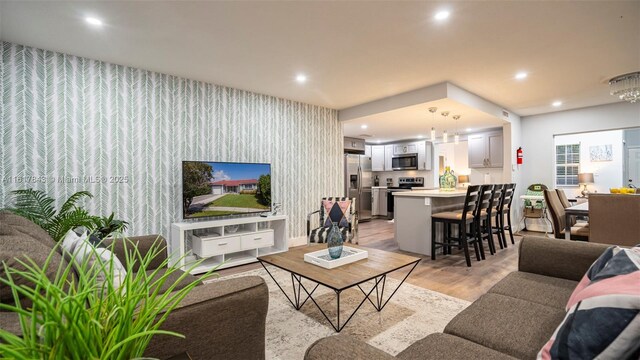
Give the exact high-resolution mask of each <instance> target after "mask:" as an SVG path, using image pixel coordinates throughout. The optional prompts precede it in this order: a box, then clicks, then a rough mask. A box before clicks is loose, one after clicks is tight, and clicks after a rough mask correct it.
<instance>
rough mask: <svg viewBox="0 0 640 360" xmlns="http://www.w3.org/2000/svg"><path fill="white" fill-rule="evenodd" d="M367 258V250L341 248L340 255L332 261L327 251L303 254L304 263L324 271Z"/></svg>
mask: <svg viewBox="0 0 640 360" xmlns="http://www.w3.org/2000/svg"><path fill="white" fill-rule="evenodd" d="M367 257H369V253H368V252H367V250H362V249H356V248H352V247H348V246H343V247H342V255H340V257H339V258H337V259H332V258H331V256H329V249H323V250H318V251H314V252H310V253H307V254H304V261H305V262H308V263H311V264H313V265H318V266H321V267H323V268H325V269H333V268H336V267H338V266H342V265H346V264H350V263H352V262H356V261H358V260H362V259H366V258H367Z"/></svg>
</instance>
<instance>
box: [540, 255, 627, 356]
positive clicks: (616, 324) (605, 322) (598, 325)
mask: <svg viewBox="0 0 640 360" xmlns="http://www.w3.org/2000/svg"><path fill="white" fill-rule="evenodd" d="M567 309H568V312H567V315H566V317H565V319H564V321H563V322H562V323H561V324H560V325H559V326H558V329H557V330H556V331H555V333H554V334H553V336H552V337H551V340H549V341H548V342H547V344H546V345H545V346H544V347H543V348H542V350H541V351H540V357H541V358H542V359H551V358H571V359H573V358H576V359H593V358H601V359H638V358H640V247H636V248H633V249H621V248H610V249H607V251H605V252H604V253H603V254H602V256H600V258H599V259H598V260H596V261H595V262H594V264H593V265H592V266H591V268H590V269H589V271H588V272H587V273H586V274H585V276H584V278H583V280H582V281H581V282H580V284H579V285H578V286H577V287H576V290H575V292H574V293H573V294H572V295H571V298H570V299H569V301H568V303H567ZM602 329H606V331H602Z"/></svg>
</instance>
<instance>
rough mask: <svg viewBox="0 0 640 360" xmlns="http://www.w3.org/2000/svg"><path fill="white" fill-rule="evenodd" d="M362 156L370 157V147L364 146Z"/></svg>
mask: <svg viewBox="0 0 640 360" xmlns="http://www.w3.org/2000/svg"><path fill="white" fill-rule="evenodd" d="M364 154H365V155H366V156H369V157H371V145H365V146H364Z"/></svg>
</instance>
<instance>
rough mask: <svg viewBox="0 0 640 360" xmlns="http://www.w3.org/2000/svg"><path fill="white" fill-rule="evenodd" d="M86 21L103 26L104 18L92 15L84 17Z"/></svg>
mask: <svg viewBox="0 0 640 360" xmlns="http://www.w3.org/2000/svg"><path fill="white" fill-rule="evenodd" d="M84 21H86V22H87V23H88V24H90V25H93V26H102V20H100V19H98V18H94V17H92V16H87V17H86V18H84Z"/></svg>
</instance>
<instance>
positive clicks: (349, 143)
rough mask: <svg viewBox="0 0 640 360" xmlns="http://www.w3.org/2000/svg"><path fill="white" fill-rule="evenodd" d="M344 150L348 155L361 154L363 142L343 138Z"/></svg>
mask: <svg viewBox="0 0 640 360" xmlns="http://www.w3.org/2000/svg"><path fill="white" fill-rule="evenodd" d="M344 150H345V152H349V153H356V154H357V153H360V154H362V153H361V151H364V140H362V139H356V138H350V137H345V138H344Z"/></svg>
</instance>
